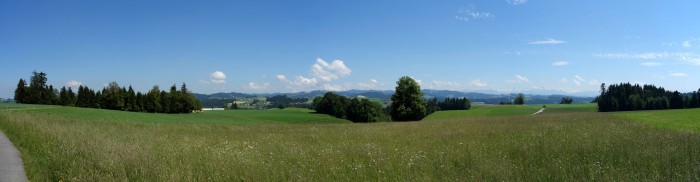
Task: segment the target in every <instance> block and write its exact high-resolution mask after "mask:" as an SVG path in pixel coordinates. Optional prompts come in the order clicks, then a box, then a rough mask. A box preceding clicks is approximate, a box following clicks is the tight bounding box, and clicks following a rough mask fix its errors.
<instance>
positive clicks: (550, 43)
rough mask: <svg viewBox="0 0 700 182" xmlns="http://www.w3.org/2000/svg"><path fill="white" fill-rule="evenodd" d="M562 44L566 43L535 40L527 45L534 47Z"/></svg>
mask: <svg viewBox="0 0 700 182" xmlns="http://www.w3.org/2000/svg"><path fill="white" fill-rule="evenodd" d="M563 43H566V41H562V40H556V39H546V40H536V41H532V42H528V44H534V45H556V44H563Z"/></svg>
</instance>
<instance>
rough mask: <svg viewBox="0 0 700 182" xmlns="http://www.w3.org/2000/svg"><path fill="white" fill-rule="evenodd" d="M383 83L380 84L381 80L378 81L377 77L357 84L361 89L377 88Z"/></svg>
mask: <svg viewBox="0 0 700 182" xmlns="http://www.w3.org/2000/svg"><path fill="white" fill-rule="evenodd" d="M381 85H384V84H380V83H379V81H377V80H375V79H370V80H369V82H365V83H358V84H357V86H358V87H359V88H360V89H376V88H377V87H378V86H381Z"/></svg>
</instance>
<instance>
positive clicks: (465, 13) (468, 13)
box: [455, 5, 495, 22]
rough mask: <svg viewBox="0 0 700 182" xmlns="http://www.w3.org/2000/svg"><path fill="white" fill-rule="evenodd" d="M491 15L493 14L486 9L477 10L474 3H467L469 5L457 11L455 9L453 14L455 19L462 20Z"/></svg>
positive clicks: (466, 20)
mask: <svg viewBox="0 0 700 182" xmlns="http://www.w3.org/2000/svg"><path fill="white" fill-rule="evenodd" d="M493 17H495V16H494V15H493V14H491V13H490V12H488V11H480V10H477V9H476V6H474V5H469V7H467V8H462V9H460V10H459V11H457V15H455V19H456V20H458V21H464V22H468V21H472V20H478V19H487V18H493Z"/></svg>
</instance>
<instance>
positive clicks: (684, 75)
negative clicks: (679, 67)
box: [668, 72, 688, 77]
mask: <svg viewBox="0 0 700 182" xmlns="http://www.w3.org/2000/svg"><path fill="white" fill-rule="evenodd" d="M668 76H672V77H686V76H688V74H686V73H681V72H672V73H669V74H668Z"/></svg>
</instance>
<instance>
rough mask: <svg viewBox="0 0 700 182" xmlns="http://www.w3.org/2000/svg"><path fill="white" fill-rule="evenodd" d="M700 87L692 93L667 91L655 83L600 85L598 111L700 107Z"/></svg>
mask: <svg viewBox="0 0 700 182" xmlns="http://www.w3.org/2000/svg"><path fill="white" fill-rule="evenodd" d="M699 97H700V89H698V91H694V92H691V93H680V92H678V91H673V92H671V91H667V90H665V89H664V88H663V87H656V86H654V85H643V86H640V85H638V84H635V85H632V84H630V83H620V84H612V85H610V86H608V87H607V88H606V87H605V84H602V85H601V86H600V96H598V98H597V99H596V101H597V102H598V111H600V112H611V111H634V110H662V109H683V108H698V107H700V101H699V99H700V98H699Z"/></svg>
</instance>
